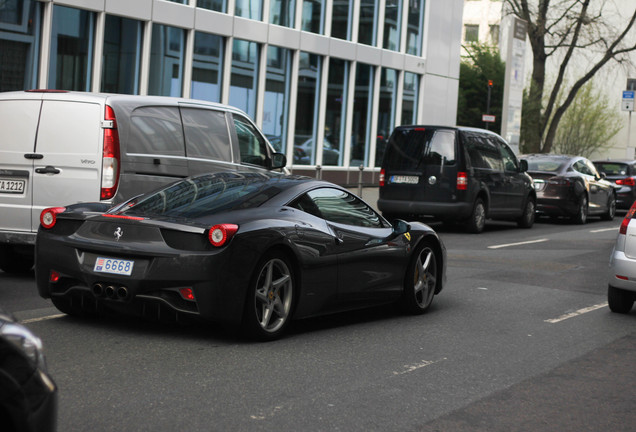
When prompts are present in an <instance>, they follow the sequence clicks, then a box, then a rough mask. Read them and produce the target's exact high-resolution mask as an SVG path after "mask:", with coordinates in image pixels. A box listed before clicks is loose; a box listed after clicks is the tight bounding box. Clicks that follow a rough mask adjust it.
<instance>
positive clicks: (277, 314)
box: [244, 253, 294, 340]
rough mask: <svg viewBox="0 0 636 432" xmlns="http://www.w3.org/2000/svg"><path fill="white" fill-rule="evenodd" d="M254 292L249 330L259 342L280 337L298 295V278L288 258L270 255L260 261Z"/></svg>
mask: <svg viewBox="0 0 636 432" xmlns="http://www.w3.org/2000/svg"><path fill="white" fill-rule="evenodd" d="M250 292H251V294H250V297H248V307H247V310H246V316H245V317H244V318H245V321H244V323H245V325H246V327H247V328H246V330H247V331H248V332H249V333H251V334H252V335H254V336H256V337H257V338H259V339H265V340H269V339H275V338H276V337H278V336H280V334H281V333H282V332H283V330H284V328H285V326H286V325H287V323H288V321H289V319H290V318H291V311H292V304H293V303H292V302H293V295H294V276H293V272H292V268H291V265H290V264H289V262H288V260H287V259H286V258H285V256H284V255H282V254H277V253H275V254H268V255H266V256H265V258H264V259H262V260H261V261H260V263H259V265H258V266H257V268H256V272H255V277H254V278H253V279H252V287H251V290H250ZM250 305H251V307H250Z"/></svg>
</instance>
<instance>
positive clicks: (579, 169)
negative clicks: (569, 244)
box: [521, 154, 616, 224]
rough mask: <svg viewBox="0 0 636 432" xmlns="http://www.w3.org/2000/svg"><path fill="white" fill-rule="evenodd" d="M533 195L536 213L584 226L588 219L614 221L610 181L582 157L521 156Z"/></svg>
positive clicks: (612, 194)
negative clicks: (563, 217)
mask: <svg viewBox="0 0 636 432" xmlns="http://www.w3.org/2000/svg"><path fill="white" fill-rule="evenodd" d="M521 159H525V160H526V161H527V162H528V174H530V175H531V176H532V178H533V180H534V189H535V191H536V193H537V213H539V214H543V215H546V216H551V217H558V216H565V217H568V218H570V220H571V221H572V222H574V223H578V224H584V223H585V222H586V221H587V218H588V216H601V218H603V219H605V220H612V219H614V214H615V213H616V194H615V191H614V186H613V185H612V183H611V182H609V181H607V180H605V178H604V176H602V175H600V174H599V173H598V171H596V168H595V167H594V164H593V163H592V162H590V161H589V160H587V159H586V158H584V157H580V156H563V155H552V154H534V155H524V156H521Z"/></svg>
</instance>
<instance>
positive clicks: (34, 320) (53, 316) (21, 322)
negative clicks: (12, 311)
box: [20, 314, 66, 324]
mask: <svg viewBox="0 0 636 432" xmlns="http://www.w3.org/2000/svg"><path fill="white" fill-rule="evenodd" d="M63 316H66V314H58V315H49V316H45V317H42V318H31V319H27V320H24V321H20V324H31V323H34V322H40V321H48V320H52V319H56V318H62V317H63Z"/></svg>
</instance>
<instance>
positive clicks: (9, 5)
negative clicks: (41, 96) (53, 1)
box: [0, 0, 42, 91]
mask: <svg viewBox="0 0 636 432" xmlns="http://www.w3.org/2000/svg"><path fill="white" fill-rule="evenodd" d="M41 6H42V3H40V2H37V1H33V0H5V1H4V2H3V1H0V91H11V90H24V89H29V88H37V81H36V80H37V73H36V71H37V70H38V54H39V53H38V49H37V47H38V44H39V39H40V35H39V32H40V25H41V23H40V20H41V12H42V7H41Z"/></svg>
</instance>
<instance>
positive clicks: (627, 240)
mask: <svg viewBox="0 0 636 432" xmlns="http://www.w3.org/2000/svg"><path fill="white" fill-rule="evenodd" d="M635 217H636V201H634V203H633V204H632V206H631V208H630V209H629V211H628V212H627V215H626V216H625V218H624V219H623V222H622V223H621V227H620V229H619V231H618V236H617V237H616V243H615V244H614V250H613V251H612V255H611V256H610V270H609V277H608V279H609V283H608V286H607V302H608V304H609V308H610V310H611V311H612V312H617V313H629V311H631V309H632V306H633V305H634V300H636V218H635Z"/></svg>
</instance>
